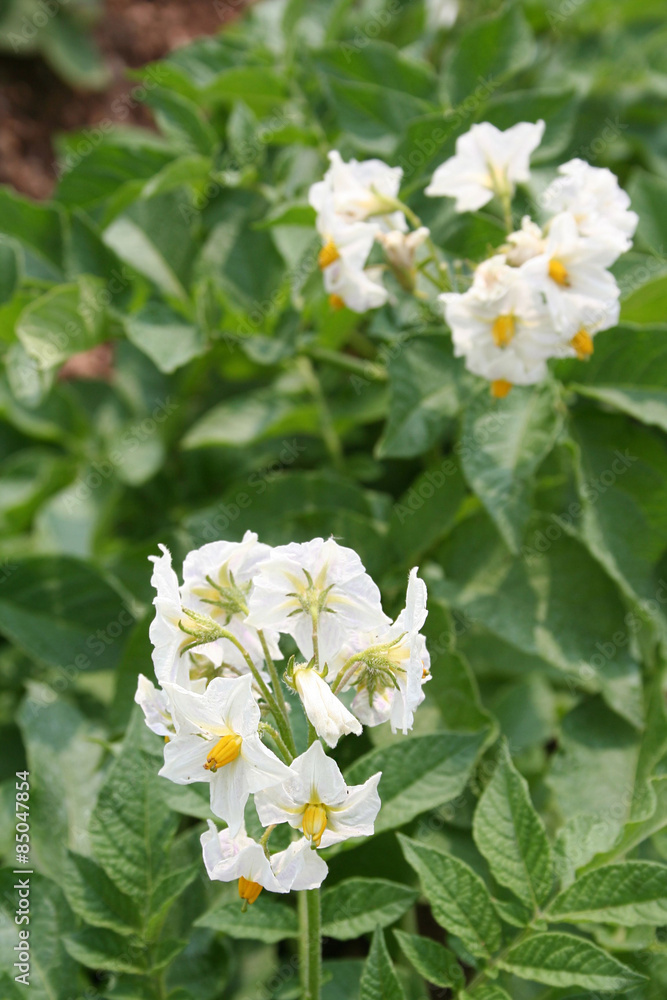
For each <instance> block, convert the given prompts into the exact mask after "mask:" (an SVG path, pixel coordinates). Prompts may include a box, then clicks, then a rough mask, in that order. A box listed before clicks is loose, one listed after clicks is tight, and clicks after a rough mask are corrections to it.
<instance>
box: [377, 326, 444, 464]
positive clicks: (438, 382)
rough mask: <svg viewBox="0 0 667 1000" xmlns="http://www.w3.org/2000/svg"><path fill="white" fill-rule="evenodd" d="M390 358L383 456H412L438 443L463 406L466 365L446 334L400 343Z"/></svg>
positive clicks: (379, 451) (380, 447) (380, 450)
mask: <svg viewBox="0 0 667 1000" xmlns="http://www.w3.org/2000/svg"><path fill="white" fill-rule="evenodd" d="M392 353H393V356H392V358H391V361H390V362H389V386H390V390H391V397H390V403H389V418H388V420H387V426H386V428H385V430H384V433H383V435H382V438H381V439H380V441H379V443H378V446H377V454H378V456H379V457H381V458H411V457H412V456H413V455H420V454H421V453H422V452H424V451H427V450H428V449H429V448H430V447H432V446H433V445H434V444H436V443H437V442H438V441H439V440H440V438H441V437H442V435H443V434H444V432H445V431H446V430H447V429H448V428H449V427H451V423H452V418H453V417H454V416H456V414H457V413H458V410H459V405H460V400H459V388H460V379H461V373H462V367H461V364H460V362H459V361H456V360H455V359H454V358H453V356H452V353H451V344H450V342H449V341H448V340H447V339H446V338H444V337H428V338H426V337H422V338H418V339H414V340H409V341H407V342H406V343H405V344H403V345H400V344H399V345H398V346H397V348H396V349H395V350H394V351H393V352H392Z"/></svg>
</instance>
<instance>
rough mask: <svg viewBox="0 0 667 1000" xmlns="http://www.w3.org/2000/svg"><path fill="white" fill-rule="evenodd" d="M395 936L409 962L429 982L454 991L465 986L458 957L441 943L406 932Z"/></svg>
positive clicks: (397, 932) (395, 932)
mask: <svg viewBox="0 0 667 1000" xmlns="http://www.w3.org/2000/svg"><path fill="white" fill-rule="evenodd" d="M394 936H395V938H396V940H397V941H398V943H399V945H400V946H401V951H402V952H403V954H404V955H405V957H406V958H407V960H408V961H409V962H410V963H411V965H414V967H415V969H416V970H417V972H418V973H419V975H420V976H423V977H424V979H425V980H426V981H427V982H429V983H433V985H434V986H442V987H444V988H445V989H447V988H450V989H453V990H458V989H460V988H461V987H462V986H463V983H464V981H465V977H464V975H463V969H462V968H461V966H460V965H459V963H458V961H457V959H456V955H454V954H453V952H451V951H449V949H448V948H445V946H444V945H442V944H440V942H439V941H434V940H433V939H432V938H426V937H421V936H420V935H419V934H406V933H405V932H404V931H394Z"/></svg>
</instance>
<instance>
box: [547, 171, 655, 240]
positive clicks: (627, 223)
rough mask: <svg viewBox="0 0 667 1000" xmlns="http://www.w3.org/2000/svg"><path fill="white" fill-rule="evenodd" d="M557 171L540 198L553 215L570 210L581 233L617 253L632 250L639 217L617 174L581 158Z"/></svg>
mask: <svg viewBox="0 0 667 1000" xmlns="http://www.w3.org/2000/svg"><path fill="white" fill-rule="evenodd" d="M558 173H559V174H560V177H557V178H556V180H554V181H553V182H552V183H551V184H550V185H549V187H548V188H547V189H546V191H545V192H544V193H543V194H542V197H541V198H540V203H541V205H542V207H543V208H545V209H546V210H547V211H549V212H551V213H553V214H554V215H555V214H558V213H560V212H570V213H571V214H572V215H573V216H574V218H575V221H576V223H577V228H578V230H579V233H580V234H581V235H582V236H587V237H588V238H589V239H591V240H594V241H596V242H600V243H602V244H603V245H604V246H607V247H609V246H613V247H614V248H615V251H616V253H617V255H619V254H622V253H624V252H625V251H626V250H629V249H630V247H631V246H632V237H633V235H634V232H635V229H636V228H637V223H638V221H639V216H638V215H637V213H636V212H633V211H631V210H630V198H629V196H628V194H627V193H626V192H625V191H624V190H623V189H622V188H621V187H620V186H619V183H618V178H617V177H616V175H615V174H613V173H612V172H611V170H607V168H606V167H592V166H591V165H590V164H589V163H586V162H585V160H580V159H574V160H570V161H569V162H568V163H564V164H563V165H562V166H561V167H559V168H558Z"/></svg>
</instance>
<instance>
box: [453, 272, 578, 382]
mask: <svg viewBox="0 0 667 1000" xmlns="http://www.w3.org/2000/svg"><path fill="white" fill-rule="evenodd" d="M529 263H532V261H530V262H529ZM525 266H526V267H527V266H528V265H525ZM440 301H441V302H442V303H443V305H444V308H445V318H446V320H447V323H448V325H449V327H450V329H451V331H452V340H453V343H454V354H455V355H456V357H464V358H465V362H466V368H467V369H468V371H471V372H473V374H475V375H481V377H482V378H485V379H488V380H489V381H490V382H491V390H492V392H493V394H494V396H496V397H502V396H505V395H507V393H508V392H509V390H510V389H511V388H512V386H513V385H534V384H535V383H536V382H541V381H542V380H543V379H544V378H545V377H546V374H547V366H546V363H547V359H548V358H550V357H553V356H555V355H558V352H559V351H562V346H561V343H562V342H561V338H560V337H559V336H558V335H557V333H556V332H555V330H554V327H553V323H552V321H551V316H550V313H549V311H548V309H547V308H546V305H545V303H544V301H543V299H542V297H541V296H540V295H539V293H538V289H537V286H536V284H535V283H534V282H530V281H529V280H527V278H526V276H525V275H524V274H523V270H522V268H516V267H509V266H508V265H507V263H506V260H505V257H504V256H503V255H502V254H500V255H498V256H496V257H491V258H490V259H489V260H487V261H484V263H482V264H480V266H479V267H478V268H477V270H476V272H475V277H474V280H473V283H472V286H471V287H470V288H469V289H468V291H467V292H465V293H463V294H457V293H453V292H449V293H446V294H444V295H441V296H440Z"/></svg>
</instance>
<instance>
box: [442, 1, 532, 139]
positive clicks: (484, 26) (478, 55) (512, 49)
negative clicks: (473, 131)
mask: <svg viewBox="0 0 667 1000" xmlns="http://www.w3.org/2000/svg"><path fill="white" fill-rule="evenodd" d="M534 53H535V43H534V41H533V36H532V32H531V30H530V28H529V26H528V23H527V21H526V19H525V17H524V16H523V13H522V10H521V7H519V6H517V5H515V4H510V5H508V6H507V7H506V8H505V9H504V10H502V11H500V12H499V13H498V14H496V15H494V16H492V17H486V18H478V19H475V20H473V21H471V23H470V24H468V25H467V27H466V28H465V29H464V30H463V32H462V33H461V36H460V38H458V39H457V43H456V47H455V48H454V53H453V55H452V58H451V59H450V60H449V65H448V71H447V79H448V83H449V93H450V96H451V101H452V104H453V105H455V106H456V105H457V104H461V103H462V102H463V101H464V100H465V98H466V97H468V95H469V94H472V93H473V92H474V91H475V88H476V87H478V86H479V85H480V83H481V82H484V81H492V82H493V85H494V86H498V85H499V84H501V83H503V81H505V80H507V79H509V78H510V77H511V76H514V75H516V74H517V73H519V72H520V71H521V70H522V69H525V67H526V66H528V65H529V64H530V63H531V62H532V60H533V57H534ZM518 120H519V119H517V118H515V119H514V121H518Z"/></svg>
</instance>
